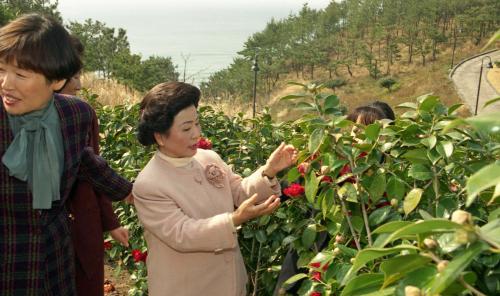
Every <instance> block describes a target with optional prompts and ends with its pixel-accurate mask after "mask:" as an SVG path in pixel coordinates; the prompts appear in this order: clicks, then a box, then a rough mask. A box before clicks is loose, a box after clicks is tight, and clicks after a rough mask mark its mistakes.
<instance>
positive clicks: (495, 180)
mask: <svg viewBox="0 0 500 296" xmlns="http://www.w3.org/2000/svg"><path fill="white" fill-rule="evenodd" d="M498 184H500V164H498V163H492V164H490V165H487V166H485V167H483V168H482V169H480V170H479V171H477V172H476V173H474V174H473V175H472V176H470V177H469V179H468V180H467V185H466V186H465V189H466V190H467V202H466V206H467V207H468V206H470V205H471V204H472V203H473V202H474V200H475V199H476V197H477V195H478V194H479V193H480V192H481V191H483V190H485V189H487V188H489V187H492V186H497V185H498Z"/></svg>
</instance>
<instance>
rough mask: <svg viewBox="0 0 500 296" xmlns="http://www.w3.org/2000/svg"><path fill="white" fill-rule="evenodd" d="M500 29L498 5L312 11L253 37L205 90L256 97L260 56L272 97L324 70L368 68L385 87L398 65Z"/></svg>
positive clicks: (405, 1) (414, 3)
mask: <svg viewBox="0 0 500 296" xmlns="http://www.w3.org/2000/svg"><path fill="white" fill-rule="evenodd" d="M499 27H500V1H498V0H468V1H463V0H344V1H337V2H334V1H332V2H331V3H330V4H329V5H328V7H326V8H325V9H322V10H314V9H311V8H310V7H308V6H307V5H304V6H303V7H302V10H301V11H300V12H299V13H298V14H296V15H294V14H292V15H290V16H288V17H287V18H285V19H281V20H275V19H273V20H271V21H270V22H269V23H268V24H267V26H266V28H265V29H264V30H263V31H261V32H257V33H255V34H253V36H251V37H250V38H248V40H247V41H246V43H245V45H244V49H243V50H242V51H241V52H239V54H240V57H238V58H235V59H234V61H233V63H232V64H231V66H229V67H228V68H226V69H224V70H221V71H218V72H216V73H214V74H213V75H211V76H210V77H209V79H208V80H207V81H206V82H204V83H202V85H201V86H202V89H203V93H204V95H205V96H208V97H210V98H221V99H230V98H234V97H238V98H242V99H244V100H247V99H249V98H250V97H251V91H252V85H253V80H254V77H253V75H254V73H253V72H252V71H251V67H252V64H253V59H254V55H255V54H256V53H257V54H258V67H259V70H260V71H259V74H258V91H259V93H261V94H269V93H270V92H271V91H272V90H273V89H274V87H275V86H276V83H277V82H279V81H280V78H281V77H283V75H285V74H287V75H289V74H291V73H292V74H293V75H294V76H296V77H297V78H303V79H309V80H314V79H315V78H316V76H317V75H316V76H315V73H316V72H317V69H318V68H321V69H322V70H323V71H325V72H327V73H329V78H330V79H332V78H333V76H339V75H338V72H337V71H339V70H340V69H342V70H343V73H348V74H346V75H350V76H351V77H352V76H353V71H352V70H353V67H354V66H357V67H363V68H366V69H367V70H368V72H369V73H370V76H371V77H373V78H374V79H377V78H379V77H381V76H383V75H390V73H391V66H392V65H394V63H397V62H404V63H418V64H419V65H422V66H425V65H426V64H427V63H428V61H429V60H431V61H432V60H435V59H436V58H437V57H438V56H439V53H440V49H443V48H452V49H453V54H454V52H455V49H456V50H459V48H460V45H461V44H463V43H465V42H467V41H471V42H473V43H474V44H476V45H478V44H479V43H480V42H481V41H482V40H483V39H484V38H485V37H490V35H491V33H492V32H494V31H496V30H497V29H498V28H499Z"/></svg>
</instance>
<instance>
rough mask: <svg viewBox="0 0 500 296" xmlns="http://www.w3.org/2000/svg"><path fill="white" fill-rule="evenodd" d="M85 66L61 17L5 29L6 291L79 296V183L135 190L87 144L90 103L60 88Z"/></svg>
mask: <svg viewBox="0 0 500 296" xmlns="http://www.w3.org/2000/svg"><path fill="white" fill-rule="evenodd" d="M79 68H81V61H80V57H79V55H78V53H77V52H76V50H75V48H74V46H73V45H72V44H71V40H70V35H69V33H68V32H67V31H66V29H64V27H63V26H62V25H61V24H60V23H58V22H57V21H56V20H54V19H52V18H49V17H43V16H40V15H37V14H30V15H25V16H21V17H19V18H17V19H15V20H13V21H12V22H10V23H8V24H7V25H5V26H4V27H2V28H0V96H1V98H2V104H1V106H0V156H1V158H2V159H1V162H2V163H1V164H0V295H71V296H73V295H76V289H75V267H74V258H75V257H74V251H73V247H72V243H71V234H70V223H69V221H70V219H71V217H70V214H69V212H68V210H67V201H68V198H69V196H70V192H71V190H72V188H73V185H74V184H75V182H76V180H86V181H87V182H89V183H90V184H92V187H93V188H94V189H95V190H96V191H98V192H99V193H102V194H104V195H106V196H108V197H110V198H113V199H116V200H119V199H124V198H126V197H127V196H129V195H130V192H131V189H132V184H130V183H129V182H128V181H127V180H125V179H123V178H122V177H120V176H119V175H117V174H116V173H115V172H114V171H113V170H112V169H111V168H110V167H109V166H108V165H107V163H106V162H105V161H104V160H103V159H102V158H100V157H99V156H96V155H95V153H94V151H93V149H92V148H91V147H88V145H87V143H88V142H87V137H88V135H89V133H90V129H91V121H92V109H91V107H90V106H89V105H88V104H87V103H85V102H84V101H82V100H79V99H77V98H73V97H71V98H68V97H63V96H61V95H59V94H56V93H55V91H56V90H59V89H61V87H62V86H63V85H64V83H65V81H66V79H69V78H70V77H71V76H72V75H73V73H75V72H76V70H78V69H79Z"/></svg>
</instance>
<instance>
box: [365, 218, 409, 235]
mask: <svg viewBox="0 0 500 296" xmlns="http://www.w3.org/2000/svg"><path fill="white" fill-rule="evenodd" d="M410 224H413V223H412V222H410V221H391V222H389V223H386V224H384V225H381V226H380V227H378V228H377V229H375V230H374V231H372V234H377V233H393V232H395V231H396V230H399V229H401V228H403V227H405V226H408V225H410Z"/></svg>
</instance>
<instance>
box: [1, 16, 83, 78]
mask: <svg viewBox="0 0 500 296" xmlns="http://www.w3.org/2000/svg"><path fill="white" fill-rule="evenodd" d="M73 42H74V41H72V38H71V36H70V35H69V33H68V31H66V29H65V28H64V27H63V26H62V25H61V24H60V23H59V22H57V21H56V20H55V19H53V18H51V17H47V16H41V15H38V14H27V15H23V16H21V17H19V18H17V19H15V20H13V21H11V22H10V23H8V24H7V25H5V26H3V27H2V28H0V59H2V60H3V61H4V62H6V63H9V64H14V63H16V64H17V67H19V68H21V69H25V70H30V71H33V72H36V73H40V74H42V75H44V76H45V78H46V79H47V80H49V81H55V80H63V79H68V78H70V77H71V76H73V75H74V74H75V73H77V72H78V71H80V69H81V67H82V62H81V60H80V55H79V54H78V52H77V49H76V48H75V46H74V43H73Z"/></svg>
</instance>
